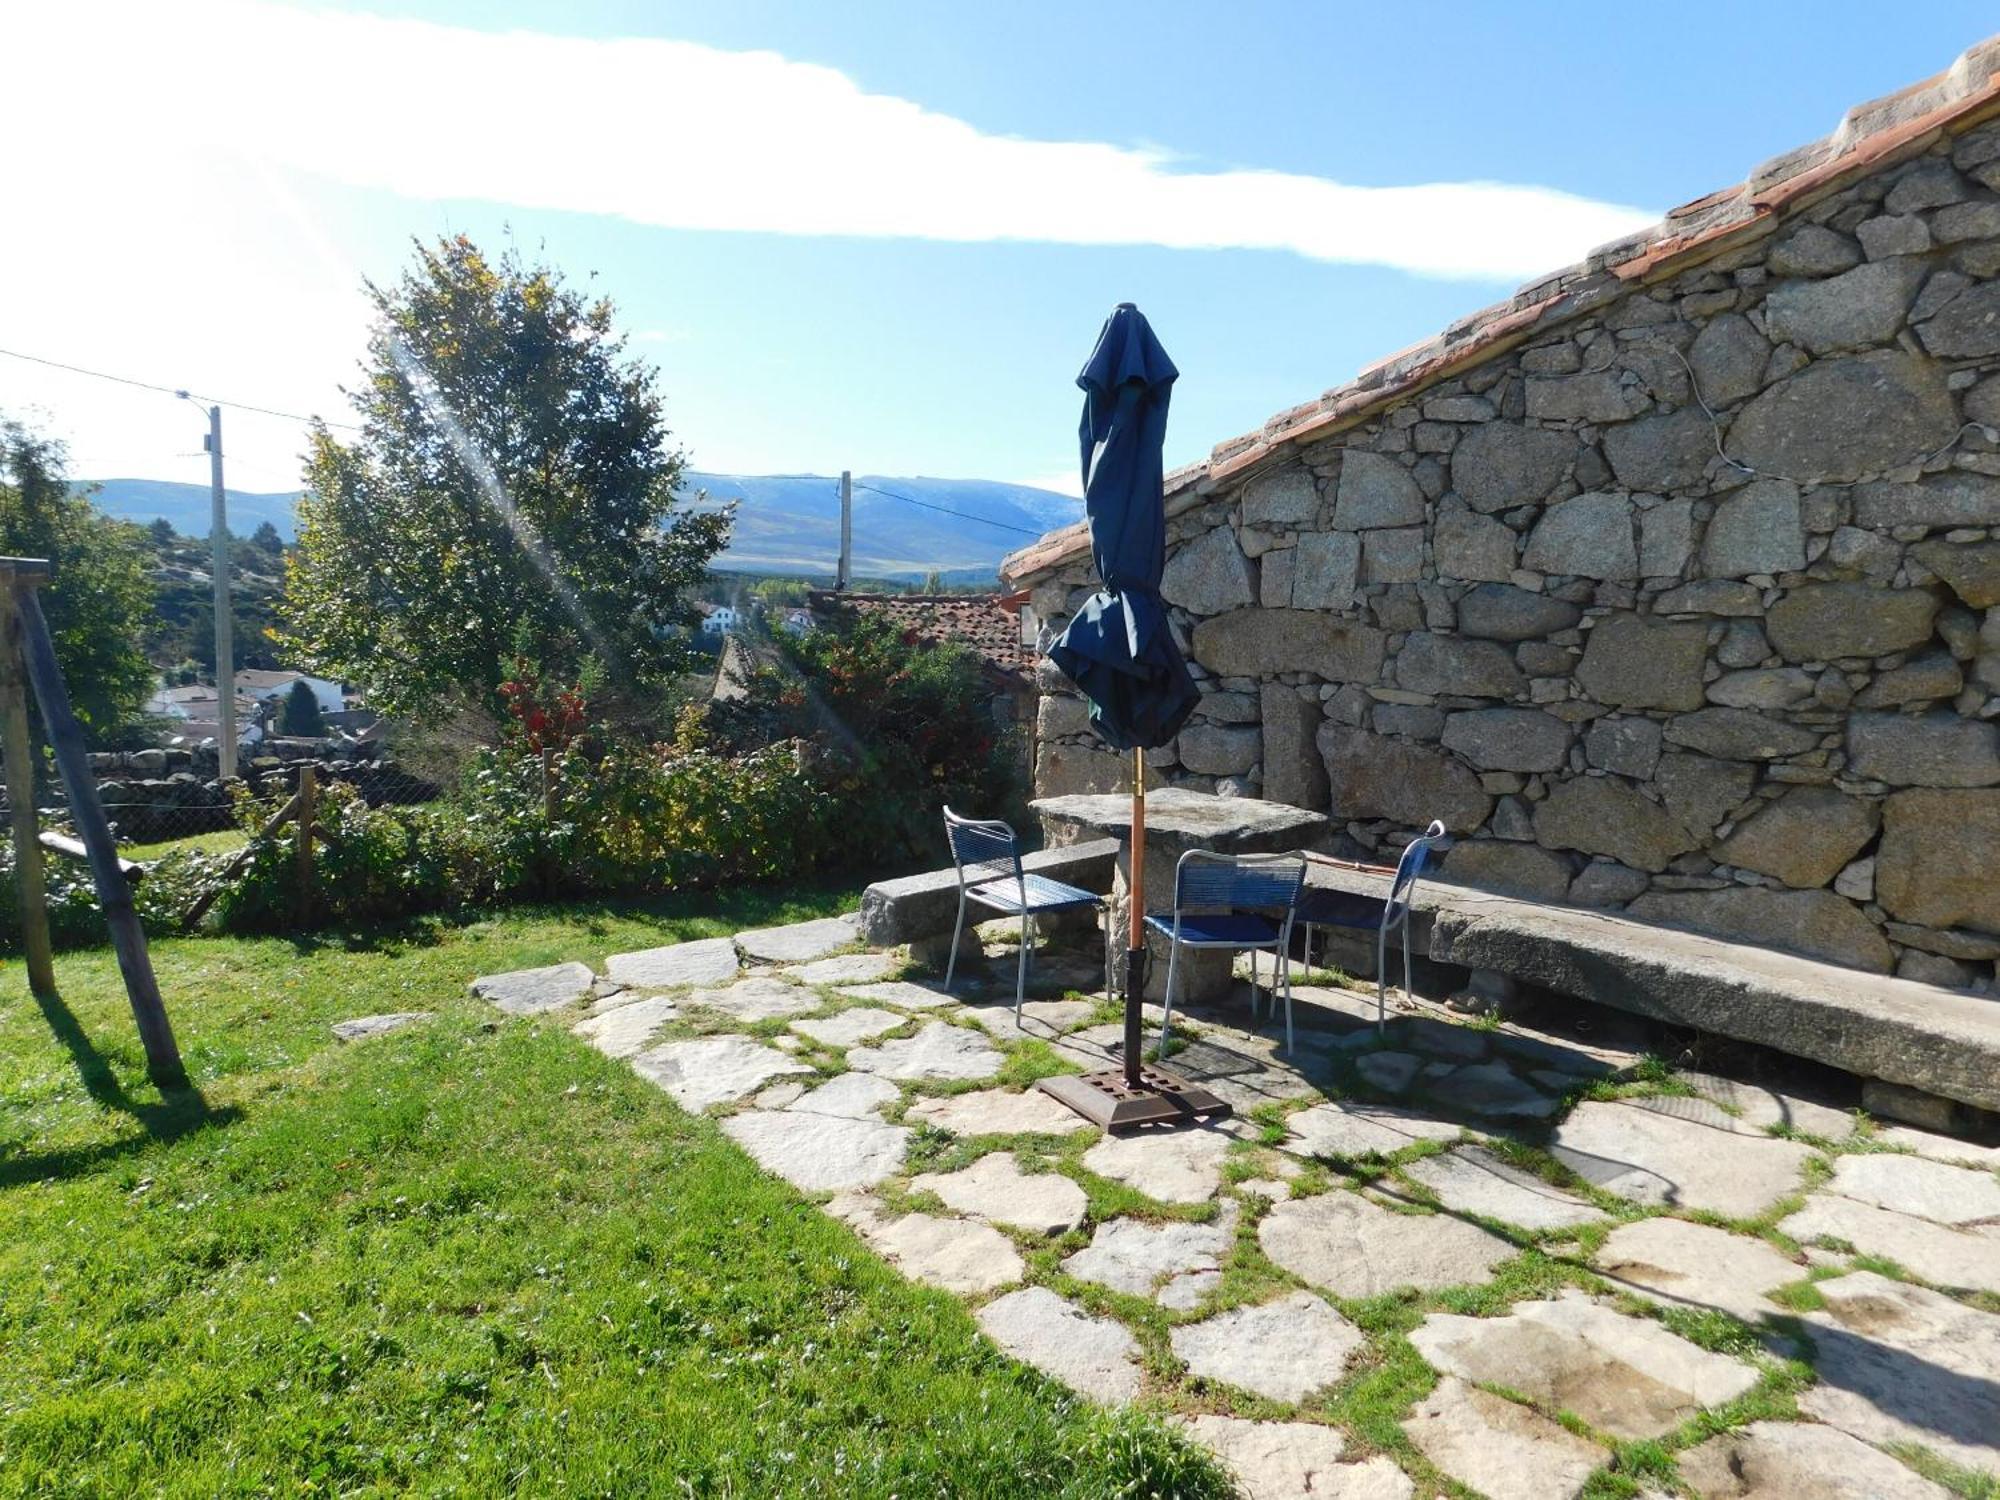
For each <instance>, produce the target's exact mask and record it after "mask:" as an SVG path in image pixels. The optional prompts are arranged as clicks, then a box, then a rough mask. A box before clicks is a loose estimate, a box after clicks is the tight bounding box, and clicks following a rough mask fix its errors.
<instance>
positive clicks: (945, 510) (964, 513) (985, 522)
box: [854, 479, 1041, 536]
mask: <svg viewBox="0 0 2000 1500" xmlns="http://www.w3.org/2000/svg"><path fill="white" fill-rule="evenodd" d="M854 487H855V488H856V489H857V490H866V491H868V493H869V494H871V495H886V496H888V498H889V499H891V500H901V501H902V502H903V503H904V504H905V505H920V506H922V507H923V508H924V509H925V510H934V511H938V512H940V513H942V514H944V515H947V516H957V517H958V518H959V519H960V520H961V521H977V522H978V523H979V524H980V525H982V526H997V527H998V528H999V529H1000V530H1002V531H1018V532H1019V533H1020V534H1021V535H1022V536H1040V535H1041V533H1040V532H1039V531H1034V530H1031V529H1030V528H1028V527H1026V526H1012V525H1009V524H1008V523H1007V522H1005V521H995V520H993V519H992V518H991V517H989V516H975V515H974V514H973V513H972V512H971V511H969V510H953V509H952V508H951V507H950V506H949V505H933V504H932V503H931V502H930V501H928V500H919V499H917V497H916V496H914V495H899V494H897V493H896V492H895V491H894V490H884V489H877V488H876V487H875V486H874V485H872V484H863V483H862V482H861V481H860V480H858V479H857V480H855V481H854Z"/></svg>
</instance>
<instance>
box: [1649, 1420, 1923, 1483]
mask: <svg viewBox="0 0 2000 1500" xmlns="http://www.w3.org/2000/svg"><path fill="white" fill-rule="evenodd" d="M1680 1468H1681V1477H1682V1478H1683V1479H1685V1480H1687V1482H1688V1483H1689V1484H1692V1485H1693V1486H1694V1487H1695V1491H1696V1493H1698V1494H1699V1495H1701V1496H1702V1500H1951V1492H1950V1491H1949V1490H1946V1489H1945V1488H1944V1487H1943V1486H1942V1485H1936V1484H1932V1483H1931V1482H1930V1481H1929V1480H1928V1479H1926V1478H1924V1477H1923V1476H1922V1475H1921V1474H1917V1473H1915V1472H1913V1471H1912V1470H1909V1469H1906V1468H1904V1467H1903V1466H1902V1465H1901V1464H1899V1463H1897V1462H1896V1460H1895V1459H1893V1458H1891V1457H1889V1455H1888V1454H1886V1453H1878V1452H1876V1451H1875V1450H1874V1449H1873V1448H1871V1447H1869V1446H1868V1445H1867V1444H1866V1443H1863V1442H1860V1441H1858V1440H1857V1439H1855V1438H1851V1437H1849V1436H1848V1435H1847V1434H1846V1433H1844V1432H1840V1431H1838V1430H1836V1429H1835V1428H1832V1427H1822V1426H1821V1425H1820V1424H1818V1423H1817V1422H1752V1423H1751V1424H1750V1425H1749V1426H1747V1427H1742V1428H1738V1429H1737V1430H1736V1431H1734V1432H1725V1433H1721V1434H1719V1435H1718V1436H1715V1437H1712V1438H1710V1439H1709V1440H1708V1441H1707V1442H1705V1443H1703V1444H1702V1445H1701V1446H1700V1447H1698V1448H1692V1449H1690V1450H1689V1451H1687V1452H1686V1453H1683V1454H1681V1455H1680Z"/></svg>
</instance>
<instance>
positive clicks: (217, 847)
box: [118, 828, 250, 860]
mask: <svg viewBox="0 0 2000 1500" xmlns="http://www.w3.org/2000/svg"><path fill="white" fill-rule="evenodd" d="M249 842H250V835H249V834H247V833H245V832H244V831H243V830H242V829H240V828H218V829H217V830H216V831H215V832H213V833H191V834H188V835H186V836H185V837H183V838H177V839H157V840H155V841H153V842H152V843H141V844H122V845H120V846H119V849H118V852H119V853H120V854H121V855H123V856H124V857H125V858H126V859H138V860H147V859H158V858H159V857H160V856H161V855H163V854H173V853H176V852H179V853H186V854H227V853H230V852H232V851H234V850H237V849H241V848H242V847H243V846H244V845H245V844H247V843H249Z"/></svg>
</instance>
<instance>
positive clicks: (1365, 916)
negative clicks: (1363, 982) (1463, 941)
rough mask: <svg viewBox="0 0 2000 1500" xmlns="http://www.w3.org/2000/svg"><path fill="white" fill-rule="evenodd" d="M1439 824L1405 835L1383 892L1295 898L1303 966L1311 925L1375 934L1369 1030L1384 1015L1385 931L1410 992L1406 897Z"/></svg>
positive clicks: (1437, 837) (1438, 836) (1440, 831)
mask: <svg viewBox="0 0 2000 1500" xmlns="http://www.w3.org/2000/svg"><path fill="white" fill-rule="evenodd" d="M1444 839H1445V832H1444V824H1443V823H1441V822H1439V821H1437V820H1436V819H1432V821H1431V826H1430V827H1428V828H1426V829H1425V830H1424V831H1423V833H1422V834H1420V835H1419V836H1418V837H1416V838H1414V839H1411V840H1410V842H1409V844H1408V845H1407V846H1406V847H1405V848H1404V850H1403V857H1402V858H1401V859H1399V860H1397V861H1396V878H1395V879H1394V880H1392V881H1390V882H1389V894H1388V895H1387V896H1363V895H1360V894H1358V893H1355V892H1352V891H1334V890H1327V889H1325V888H1323V887H1322V888H1319V889H1315V890H1309V891H1307V892H1306V893H1305V894H1304V895H1302V896H1301V897H1300V898H1299V908H1298V919H1299V921H1301V922H1303V923H1304V924H1305V928H1306V944H1305V960H1306V967H1307V968H1308V969H1310V968H1311V967H1312V942H1313V929H1314V928H1315V927H1351V928H1356V929H1358V930H1360V931H1363V932H1367V931H1370V930H1373V932H1374V933H1375V1029H1376V1030H1377V1031H1380V1030H1382V1029H1383V1027H1384V1026H1386V1025H1387V1022H1388V1014H1389V995H1388V983H1389V978H1388V976H1389V962H1388V959H1389V933H1390V932H1391V930H1394V932H1395V933H1396V941H1397V943H1398V944H1399V945H1400V946H1401V947H1402V950H1403V994H1404V996H1405V997H1407V996H1408V995H1409V994H1410V901H1411V898H1412V897H1414V896H1415V895H1416V890H1417V877H1418V876H1419V875H1421V874H1423V871H1424V862H1425V861H1426V860H1428V859H1429V858H1430V857H1431V854H1432V852H1433V851H1435V850H1436V848H1437V846H1438V845H1439V844H1441V843H1443V842H1444Z"/></svg>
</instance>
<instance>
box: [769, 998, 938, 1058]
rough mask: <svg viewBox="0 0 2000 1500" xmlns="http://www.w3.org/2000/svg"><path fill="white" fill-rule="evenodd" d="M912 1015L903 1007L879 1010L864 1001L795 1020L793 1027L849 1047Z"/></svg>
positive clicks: (905, 1021) (828, 1042) (891, 1028)
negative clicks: (907, 1014)
mask: <svg viewBox="0 0 2000 1500" xmlns="http://www.w3.org/2000/svg"><path fill="white" fill-rule="evenodd" d="M909 1019H910V1018H909V1017H908V1016H906V1015H904V1014H903V1013H902V1012H901V1011H899V1010H876V1009H874V1008H873V1007H872V1006H866V1005H861V1006H856V1007H855V1008H854V1009H853V1010H843V1011H840V1012H838V1013H836V1014H834V1015H831V1016H819V1017H817V1018H815V1019H813V1020H810V1021H794V1022H792V1023H791V1024H792V1030H794V1031H796V1032H798V1033H799V1034H800V1035H801V1036H809V1037H811V1038H812V1039H813V1040H814V1041H816V1042H821V1043H824V1044H825V1045H826V1046H829V1047H842V1048H845V1047H852V1046H853V1045H854V1044H855V1043H857V1042H868V1041H873V1040H874V1039H875V1038H876V1037H878V1036H881V1035H882V1034H883V1033H884V1032H888V1031H894V1030H895V1029H896V1028H897V1027H898V1026H902V1025H906V1024H908V1022H909Z"/></svg>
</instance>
